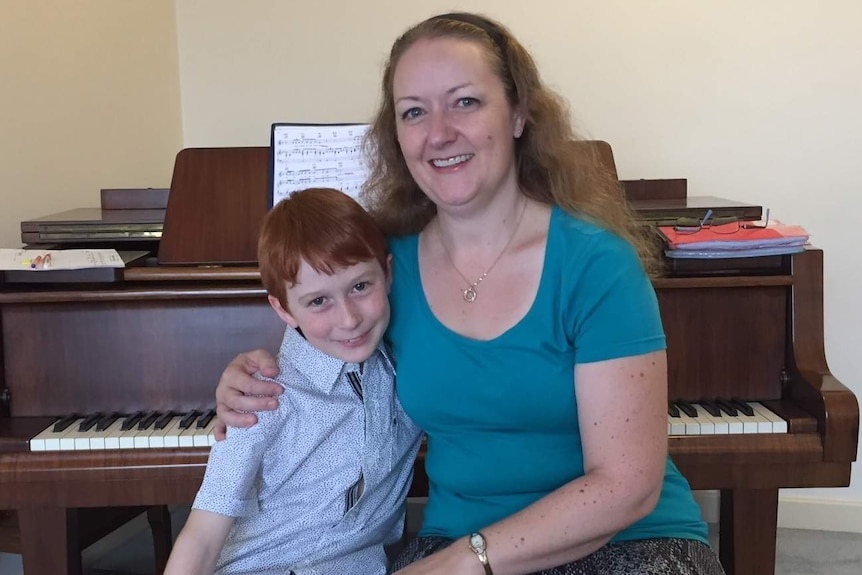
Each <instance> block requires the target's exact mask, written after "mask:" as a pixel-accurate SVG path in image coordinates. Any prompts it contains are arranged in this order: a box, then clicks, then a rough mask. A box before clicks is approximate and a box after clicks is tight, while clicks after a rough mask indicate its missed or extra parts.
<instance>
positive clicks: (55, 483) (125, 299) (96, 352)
mask: <svg viewBox="0 0 862 575" xmlns="http://www.w3.org/2000/svg"><path fill="white" fill-rule="evenodd" d="M172 193H173V191H172ZM778 261H780V265H778V266H777V267H774V268H773V269H772V270H771V271H770V272H769V273H762V272H758V273H754V272H751V271H748V272H745V271H743V272H740V273H735V274H726V273H725V274H718V275H713V276H695V277H661V278H657V279H656V280H654V285H655V288H656V290H657V294H658V298H659V303H660V306H661V312H662V317H663V320H664V324H665V329H666V332H667V337H668V357H669V386H670V387H669V396H670V397H671V398H674V399H678V398H681V399H690V400H697V399H700V398H705V397H716V396H720V397H739V398H743V399H747V400H763V401H766V402H768V404H769V405H770V406H771V407H773V408H774V410H775V411H777V412H779V413H781V414H782V415H784V416H785V417H786V419H787V420H788V421H789V429H790V432H789V433H787V434H772V435H763V436H759V435H754V436H752V435H735V436H714V437H684V438H671V439H670V442H669V447H670V453H671V455H672V457H673V459H674V461H675V462H676V463H677V465H678V466H679V468H680V470H681V471H682V472H683V474H684V475H685V476H686V477H687V478H688V480H689V482H690V483H691V485H692V487H693V488H694V489H718V490H721V525H720V528H721V534H720V556H721V560H722V563H723V565H724V566H725V569H726V571H727V573H728V574H729V575H743V574H745V575H763V574H765V573H772V572H774V561H775V530H776V514H777V504H778V489H779V488H783V487H815V486H845V485H848V484H849V481H850V470H851V464H852V462H853V461H854V459H855V457H856V442H857V436H858V427H859V411H858V405H857V402H856V399H855V397H854V395H853V394H852V393H851V392H850V391H849V390H848V389H847V388H846V387H844V386H843V385H842V384H841V383H840V382H839V381H837V380H836V379H835V378H834V377H832V376H831V375H830V373H829V370H828V367H827V365H826V361H825V356H824V340H823V267H822V266H823V254H822V252H820V251H819V250H816V249H808V250H806V251H805V252H803V253H800V254H797V255H794V256H779V257H778ZM0 325H2V330H0V338H2V341H0V349H2V354H0V393H2V395H0V397H2V398H3V399H2V401H3V404H2V405H3V406H4V407H2V408H0V509H15V510H17V511H18V515H19V523H20V546H21V551H22V553H23V556H24V568H25V572H26V573H27V575H33V574H38V575H53V574H60V573H67V572H68V573H76V572H78V571H79V570H80V560H79V558H77V557H74V556H70V554H69V553H66V550H67V549H70V548H72V547H73V546H72V544H71V542H72V541H73V539H74V537H75V534H74V533H73V529H72V528H71V527H73V526H74V519H75V517H76V516H77V515H76V514H78V513H79V510H80V509H86V508H93V507H103V506H129V505H134V506H140V505H165V504H180V503H190V502H191V501H192V499H193V498H194V495H195V493H196V490H197V487H198V485H199V483H200V480H201V478H202V476H203V471H204V467H205V465H206V459H207V453H208V448H177V449H144V450H113V451H100V452H86V451H71V452H46V453H32V452H30V451H29V450H28V443H27V442H28V439H29V438H31V437H33V436H34V435H36V433H38V432H39V431H41V430H42V429H44V428H45V427H46V426H48V425H49V423H50V421H51V418H52V417H54V416H58V415H66V414H70V413H73V412H77V413H91V412H95V411H106V412H110V411H125V412H132V411H135V410H177V409H182V410H185V409H191V408H205V407H208V406H211V405H212V403H213V392H214V387H215V384H216V382H217V381H218V377H219V375H220V373H221V371H222V369H223V368H224V366H225V365H226V363H227V362H228V361H229V360H230V359H231V358H233V357H234V355H235V354H236V353H237V352H238V351H242V350H247V349H253V348H257V347H263V348H268V349H270V350H275V349H276V348H277V346H278V343H279V341H280V338H281V334H282V330H283V327H284V326H283V324H282V323H281V321H280V320H278V318H277V317H276V316H275V314H273V313H272V312H271V310H270V308H269V306H268V304H267V302H266V298H265V292H264V290H263V288H262V287H261V286H260V283H259V281H258V276H257V272H256V269H255V268H253V267H203V268H198V267H166V266H144V267H137V268H130V269H128V270H126V272H125V274H124V278H123V280H122V281H120V282H115V283H106V284H85V285H77V284H63V285H38V284H27V285H11V284H7V285H5V286H2V287H0ZM426 489H427V478H426V477H425V475H424V471H423V468H422V464H421V458H420V460H419V462H418V463H417V468H416V477H415V479H414V488H413V493H414V494H421V493H423V491H425V490H426Z"/></svg>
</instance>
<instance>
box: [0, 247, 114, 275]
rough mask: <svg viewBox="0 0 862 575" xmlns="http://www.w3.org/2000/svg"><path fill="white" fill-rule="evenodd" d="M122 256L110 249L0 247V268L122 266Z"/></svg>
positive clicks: (35, 269) (63, 268) (40, 269)
mask: <svg viewBox="0 0 862 575" xmlns="http://www.w3.org/2000/svg"><path fill="white" fill-rule="evenodd" d="M124 266H125V263H124V262H123V258H121V257H120V254H118V253H117V250H112V249H96V250H34V249H10V248H2V249H0V270H3V271H19V270H20V271H28V272H29V271H32V272H41V271H49V270H80V269H88V268H122V267H124Z"/></svg>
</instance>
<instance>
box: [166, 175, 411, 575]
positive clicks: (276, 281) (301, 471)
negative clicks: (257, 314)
mask: <svg viewBox="0 0 862 575" xmlns="http://www.w3.org/2000/svg"><path fill="white" fill-rule="evenodd" d="M258 260H259V265H260V274H261V279H262V281H263V285H264V287H266V290H267V292H268V294H269V296H268V299H269V303H270V305H271V306H272V308H273V309H274V310H275V312H276V313H277V314H278V316H279V317H280V318H281V319H283V320H284V321H285V323H287V324H288V328H287V329H286V330H285V334H284V340H283V342H282V345H281V349H280V351H279V355H278V366H279V370H280V374H279V376H278V377H277V381H278V382H279V383H280V384H281V385H282V386H284V387H285V389H287V390H289V393H284V394H282V395H281V396H280V397H279V407H278V409H277V410H275V411H270V412H259V413H258V414H257V417H258V424H257V425H255V426H253V427H249V428H229V429H228V434H227V439H226V440H225V441H221V442H218V443H217V444H216V445H215V446H213V448H212V452H211V453H210V459H209V463H208V465H207V471H206V476H205V477H204V481H203V484H202V485H201V489H200V491H199V492H198V496H197V498H196V499H195V503H194V505H193V508H192V512H191V515H190V516H189V519H188V521H187V522H186V526H185V527H184V528H183V530H182V532H181V533H180V535H179V537H178V539H177V543H176V547H175V548H174V552H173V553H172V555H171V558H170V561H169V563H168V568H167V570H166V572H165V573H166V574H172V573H182V574H184V575H185V574H189V573H213V571H214V570H215V572H216V573H219V574H224V575H227V574H233V573H268V572H273V573H294V574H295V575H304V574H305V573H363V574H368V575H372V574H380V575H383V574H385V573H386V569H387V561H386V554H385V551H384V545H387V544H391V543H393V542H395V541H397V540H398V539H399V538H400V536H401V532H402V529H403V523H404V508H405V501H406V495H407V490H408V488H409V485H410V479H411V472H412V463H413V459H414V457H415V455H416V451H417V450H418V446H419V438H420V431H419V429H418V428H417V427H416V426H415V425H414V424H413V422H412V421H411V420H410V419H409V418H408V417H407V416H406V414H405V413H404V411H403V410H402V409H401V406H400V404H399V403H398V401H397V399H396V397H395V369H394V364H393V361H392V358H391V356H390V354H389V352H388V350H387V349H386V348H385V346H384V344H383V342H382V338H383V334H384V333H385V331H386V328H387V327H388V325H389V300H388V293H389V286H390V281H391V270H392V266H391V256H390V255H389V253H388V250H387V246H386V240H385V238H384V237H383V234H382V233H381V232H380V230H379V229H378V228H377V226H376V225H375V223H374V221H373V220H372V219H371V217H370V216H369V215H368V213H367V212H366V211H365V210H364V209H363V208H362V207H361V206H360V205H359V204H358V203H356V202H355V201H354V200H353V199H351V198H350V197H349V196H347V195H345V194H343V193H342V192H339V191H337V190H332V189H328V188H314V189H308V190H303V191H300V192H296V193H294V194H293V195H291V196H290V197H289V198H288V199H286V200H283V201H282V202H280V203H279V204H277V205H276V206H275V207H274V208H273V209H272V210H270V212H269V213H268V214H267V216H266V218H265V220H264V222H263V226H262V229H261V233H260V240H259V244H258Z"/></svg>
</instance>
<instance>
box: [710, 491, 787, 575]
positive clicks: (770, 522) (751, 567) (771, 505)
mask: <svg viewBox="0 0 862 575" xmlns="http://www.w3.org/2000/svg"><path fill="white" fill-rule="evenodd" d="M777 527H778V490H777V489H736V490H729V489H727V490H722V491H721V517H720V519H719V544H718V545H719V549H718V552H719V556H720V558H721V564H722V566H724V570H725V572H726V573H727V575H773V574H774V573H775V537H776V533H777Z"/></svg>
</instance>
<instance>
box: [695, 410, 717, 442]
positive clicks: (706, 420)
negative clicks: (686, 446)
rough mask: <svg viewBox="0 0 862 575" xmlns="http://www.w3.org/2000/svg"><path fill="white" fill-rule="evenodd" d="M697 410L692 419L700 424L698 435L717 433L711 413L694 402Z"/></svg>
mask: <svg viewBox="0 0 862 575" xmlns="http://www.w3.org/2000/svg"><path fill="white" fill-rule="evenodd" d="M692 407H693V408H694V410H695V413H696V414H697V415H695V416H694V417H693V418H692V419H694V421H695V422H696V423H697V425H698V426H699V430H698V435H715V422H714V421H713V420H712V418H710V417H709V414H708V413H707V412H706V410H705V409H703V408H702V407H701V408H699V407H698V406H697V405H695V404H692Z"/></svg>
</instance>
